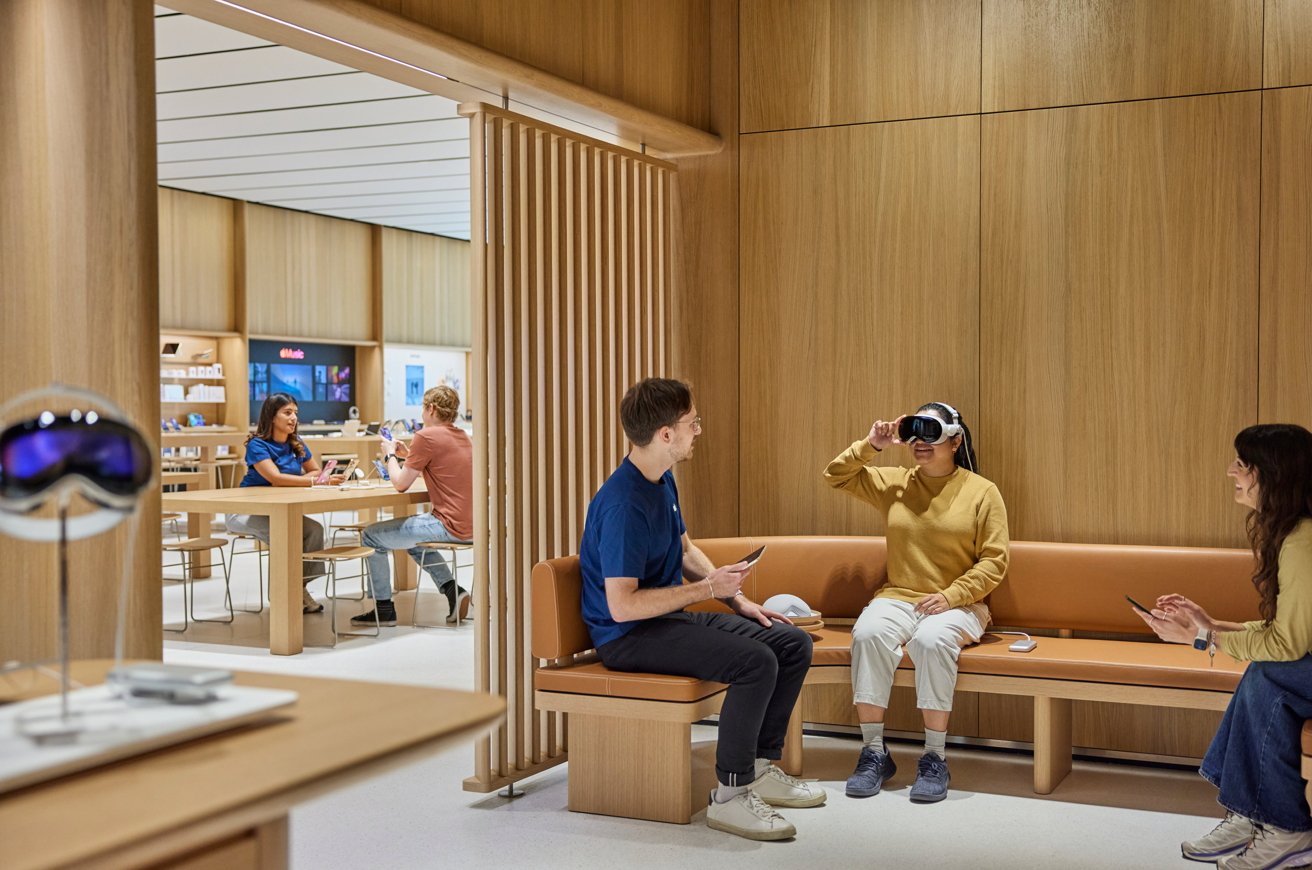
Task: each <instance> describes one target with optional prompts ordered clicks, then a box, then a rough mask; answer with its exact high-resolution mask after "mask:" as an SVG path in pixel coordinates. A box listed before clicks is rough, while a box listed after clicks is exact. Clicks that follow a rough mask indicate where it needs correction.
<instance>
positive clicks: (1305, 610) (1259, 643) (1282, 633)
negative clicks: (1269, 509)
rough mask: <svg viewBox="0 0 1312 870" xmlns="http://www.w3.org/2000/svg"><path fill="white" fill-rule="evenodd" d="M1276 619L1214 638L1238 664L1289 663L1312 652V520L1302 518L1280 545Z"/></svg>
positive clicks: (1250, 623)
mask: <svg viewBox="0 0 1312 870" xmlns="http://www.w3.org/2000/svg"><path fill="white" fill-rule="evenodd" d="M1278 580H1279V584H1280V592H1279V594H1278V595H1277V596H1276V618H1275V619H1273V620H1271V624H1270V625H1267V624H1265V623H1264V622H1262V620H1260V619H1258V620H1254V621H1252V622H1245V623H1244V630H1243V631H1225V632H1219V633H1218V635H1217V643H1218V645H1219V646H1220V647H1221V649H1223V650H1225V651H1226V652H1227V653H1229V654H1230V656H1231V657H1232V658H1234V659H1237V660H1239V661H1250V662H1292V661H1297V660H1298V659H1301V658H1302V657H1303V656H1305V655H1307V654H1308V653H1309V652H1312V519H1304V520H1302V521H1301V522H1300V523H1299V524H1298V525H1297V526H1295V527H1294V530H1293V531H1292V532H1290V533H1289V537H1287V538H1285V542H1284V543H1283V544H1281V545H1280V568H1279V575H1278Z"/></svg>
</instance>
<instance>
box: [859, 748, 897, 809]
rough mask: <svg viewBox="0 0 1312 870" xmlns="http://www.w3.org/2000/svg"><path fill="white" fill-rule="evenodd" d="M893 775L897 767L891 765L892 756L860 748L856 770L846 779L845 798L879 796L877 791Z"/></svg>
mask: <svg viewBox="0 0 1312 870" xmlns="http://www.w3.org/2000/svg"><path fill="white" fill-rule="evenodd" d="M895 773H897V765H896V764H894V763H893V756H891V755H889V754H888V753H887V752H876V751H875V750H873V749H871V748H870V747H869V746H862V747H861V757H860V758H858V759H857V760H856V770H854V771H852V775H851V776H849V777H848V778H847V796H848V797H870V796H871V795H876V794H879V790H880V789H881V788H883V787H884V780H886V779H888V778H889V777H891V776H892V775H893V774H895Z"/></svg>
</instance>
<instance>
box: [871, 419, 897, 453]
mask: <svg viewBox="0 0 1312 870" xmlns="http://www.w3.org/2000/svg"><path fill="white" fill-rule="evenodd" d="M905 416H906V414H903V415H902V416H901V417H898V418H897V419H896V420H892V421H888V420H876V421H875V422H874V425H872V426H871V427H870V434H869V435H867V436H866V441H868V442H869V443H870V446H871V447H873V448H875V449H876V450H883V449H884V448H885V447H888V446H890V445H893V444H900V443H901V442H900V441H899V440H898V437H897V427H898V424H900V423H901V422H902V418H903V417H905Z"/></svg>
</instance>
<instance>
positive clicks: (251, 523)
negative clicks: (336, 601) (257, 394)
mask: <svg viewBox="0 0 1312 870" xmlns="http://www.w3.org/2000/svg"><path fill="white" fill-rule="evenodd" d="M298 410H299V409H298V408H297V405H296V400H295V399H293V398H292V397H291V396H289V395H288V394H287V393H274V394H273V395H272V396H269V398H267V399H265V400H264V405H263V406H262V407H261V408H260V421H259V423H257V424H256V426H255V432H254V433H253V434H252V435H251V436H250V437H249V438H247V439H246V466H247V469H248V470H247V472H246V476H245V477H243V478H242V480H241V485H242V486H314V479H315V477H316V476H317V475H318V473H319V463H318V462H317V461H315V459H314V455H313V454H312V453H311V452H310V448H309V447H308V446H306V444H305V442H304V441H302V440H301V438H300V436H299V435H297V434H296V424H297V417H296V414H297V411H298ZM330 482H331V483H334V484H335V483H340V482H341V478H340V477H337V476H335V477H333V478H332V479H331V481H330ZM226 525H227V528H228V531H229V532H232V533H234V534H242V535H254V536H255V537H256V538H258V539H259V540H261V541H263V542H264V543H265V544H268V543H269V518H268V517H266V516H256V515H252V514H228V519H227V523H226ZM301 546H302V547H303V552H306V553H309V552H312V551H314V550H322V549H323V526H322V525H320V524H319V522H318V521H317V520H312V519H310V518H309V517H302V519H301ZM304 564H305V579H304V582H305V583H309V582H310V581H311V580H313V579H314V578H315V577H322V576H323V575H324V574H325V573H327V571H328V569H327V568H326V567H325V566H324V563H323V562H306V563H304ZM301 596H302V599H301V600H302V604H303V606H302V608H301V609H302V611H303V612H305V613H319V612H320V611H322V610H323V605H322V604H320V603H319V602H317V601H315V600H314V597H313V596H311V595H310V591H309V590H308V589H302V591H301Z"/></svg>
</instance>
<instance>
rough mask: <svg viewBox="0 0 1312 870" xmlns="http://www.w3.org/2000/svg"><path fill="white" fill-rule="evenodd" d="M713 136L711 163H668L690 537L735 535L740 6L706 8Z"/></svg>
mask: <svg viewBox="0 0 1312 870" xmlns="http://www.w3.org/2000/svg"><path fill="white" fill-rule="evenodd" d="M711 41H712V43H713V44H714V45H715V51H714V52H713V53H712V55H711V68H710V71H709V76H710V82H711V94H710V97H711V131H712V132H714V133H715V134H717V135H718V136H719V137H720V138H721V139H723V140H724V149H723V150H722V151H720V152H719V153H718V154H712V155H709V156H704V157H689V158H683V159H680V160H678V161H676V163H677V165H678V167H679V172H678V175H677V176H676V177H675V180H674V214H673V217H672V220H673V223H674V230H673V231H674V233H675V239H676V243H675V245H674V246H673V251H672V252H671V258H672V265H673V268H674V279H675V280H674V306H673V307H674V310H673V323H672V326H673V329H674V335H673V339H672V343H671V348H670V358H671V371H670V373H669V374H670V376H672V377H676V378H681V379H684V380H687V381H689V382H690V383H691V384H692V387H693V394H694V396H695V398H696V401H697V408H698V411H699V412H700V413H701V415H702V418H703V425H702V434H701V435H700V436H698V438H697V458H696V460H695V461H694V462H690V463H684V464H680V465H679V466H676V467H675V469H674V476H675V479H676V480H677V481H678V485H679V502H680V508H679V509H680V510H681V511H683V517H684V520H685V521H686V522H687V524H688V528H689V529H691V530H693V534H694V535H695V536H697V537H708V538H709V537H716V536H732V535H737V534H738V500H737V499H736V498H734V494H735V493H737V492H738V466H739V463H738V420H739V417H738V365H739V347H740V345H739V335H738V329H737V324H738V311H739V307H738V159H739V151H738V53H737V46H738V0H717V2H715V3H713V4H712V5H711Z"/></svg>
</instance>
